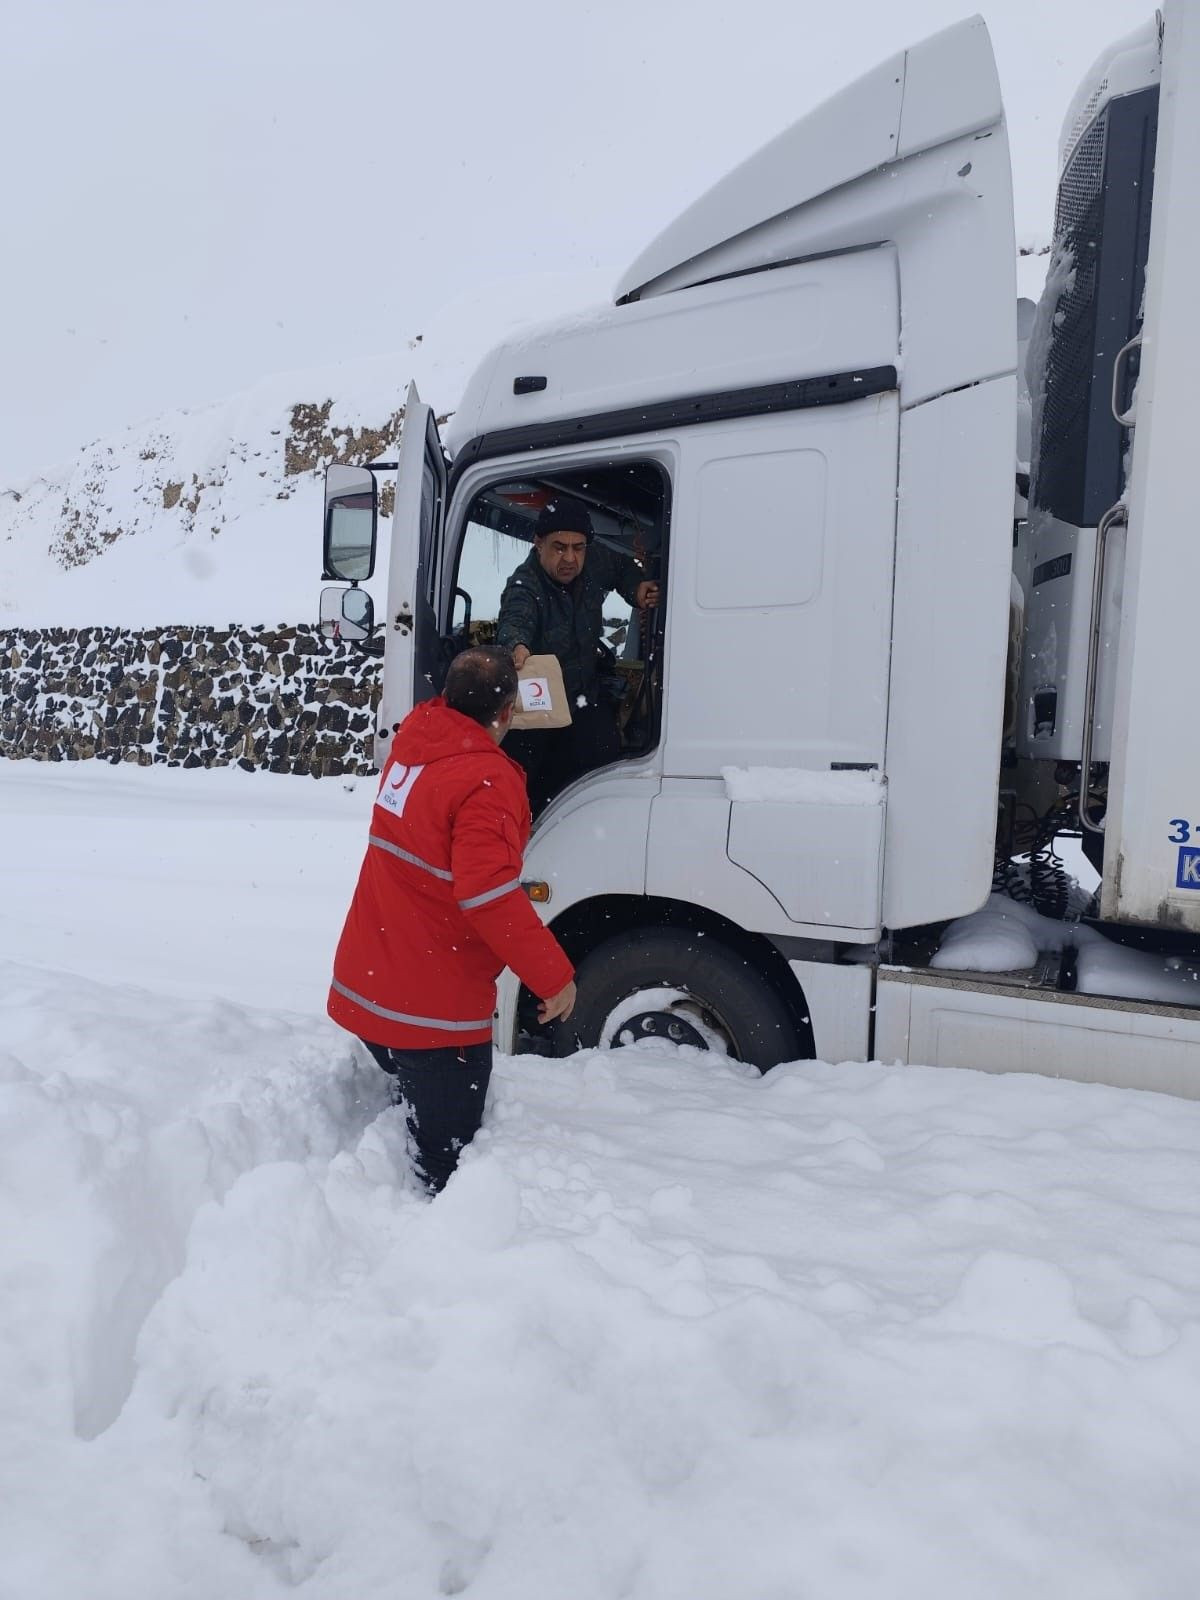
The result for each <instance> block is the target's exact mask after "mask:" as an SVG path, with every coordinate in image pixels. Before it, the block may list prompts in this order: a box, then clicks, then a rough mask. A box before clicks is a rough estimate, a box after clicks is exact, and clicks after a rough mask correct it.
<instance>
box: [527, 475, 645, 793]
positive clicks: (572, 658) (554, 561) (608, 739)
mask: <svg viewBox="0 0 1200 1600" xmlns="http://www.w3.org/2000/svg"><path fill="white" fill-rule="evenodd" d="M592 540H593V529H592V518H591V513H590V512H589V511H588V509H587V507H586V506H585V505H584V504H583V503H582V502H581V501H579V500H574V499H571V498H570V497H569V496H567V495H557V496H556V497H555V498H554V499H553V500H551V501H550V502H549V503H548V504H547V505H546V506H545V507H544V508H543V509H542V511H541V512H540V514H539V516H538V519H537V524H536V527H535V530H534V539H533V549H532V550H531V551H530V552H529V555H528V556H527V557H526V559H525V560H524V561H523V562H522V563H521V565H520V566H519V567H518V568H517V570H516V571H515V572H514V573H513V574H512V576H511V577H510V578H509V580H508V582H507V583H506V584H505V586H504V594H503V595H502V596H501V600H500V615H499V618H498V620H497V624H496V643H497V644H498V645H502V646H503V647H504V648H505V649H508V650H511V651H512V653H513V660H514V662H515V663H516V666H517V669H518V671H519V670H520V669H521V667H522V666H524V664H525V661H526V659H527V658H528V657H529V656H531V655H552V656H557V657H558V663H559V666H560V667H561V668H562V675H563V684H564V686H565V688H566V691H567V700H568V703H569V705H570V707H571V725H570V726H569V727H566V728H554V729H547V730H542V729H539V730H536V731H530V730H528V729H526V730H524V731H522V732H517V733H511V734H509V736H508V741H507V743H506V744H505V754H506V755H511V756H512V757H513V759H514V760H516V761H519V762H520V764H521V765H522V766H523V767H524V768H525V772H526V776H527V777H528V780H529V803H530V806H531V808H532V811H533V814H534V816H535V817H536V816H537V815H538V813H539V812H540V811H542V810H543V809H544V808H545V806H546V805H547V804H548V803H549V801H550V800H551V799H552V798H553V797H554V796H555V795H556V794H558V793H559V791H560V790H562V789H564V788H565V787H566V786H567V784H568V783H570V782H572V780H573V779H575V778H578V777H579V776H580V775H581V774H582V773H584V772H590V771H591V770H592V768H593V767H602V766H604V765H605V764H606V763H607V762H609V761H615V760H616V759H617V756H618V755H619V754H620V735H619V733H618V730H617V717H616V707H615V706H614V705H612V704H611V702H610V701H609V700H608V699H607V698H606V697H605V696H604V695H603V694H602V692H601V690H600V683H599V679H600V660H599V651H600V641H601V633H602V630H603V626H604V602H605V600H606V599H607V597H608V595H609V594H610V593H611V591H612V590H614V589H615V590H616V591H617V593H618V594H620V595H622V596H623V597H624V599H625V600H627V601H628V603H629V604H630V605H631V606H636V607H637V608H638V609H639V610H644V609H645V608H646V607H648V606H656V605H657V604H658V598H659V590H658V583H657V582H656V580H655V579H653V578H647V577H646V576H645V574H644V573H643V571H642V569H641V568H640V567H639V566H638V564H637V563H636V561H634V559H633V557H632V556H628V555H622V554H620V553H619V552H618V551H615V550H610V549H608V548H607V547H606V546H605V545H596V546H594V547H593V544H592Z"/></svg>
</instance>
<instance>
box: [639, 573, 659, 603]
mask: <svg viewBox="0 0 1200 1600" xmlns="http://www.w3.org/2000/svg"><path fill="white" fill-rule="evenodd" d="M637 604H638V610H639V611H645V609H646V607H647V606H656V605H657V604H658V581H657V579H655V578H647V579H646V580H645V581H644V582H642V583H639V584H638V586H637Z"/></svg>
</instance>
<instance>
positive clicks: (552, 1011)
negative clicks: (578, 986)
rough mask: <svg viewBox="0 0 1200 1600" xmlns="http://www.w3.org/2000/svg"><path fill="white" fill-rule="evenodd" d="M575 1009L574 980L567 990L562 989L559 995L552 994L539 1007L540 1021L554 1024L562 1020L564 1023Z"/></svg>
mask: <svg viewBox="0 0 1200 1600" xmlns="http://www.w3.org/2000/svg"><path fill="white" fill-rule="evenodd" d="M574 1009H575V982H574V979H572V981H571V982H570V983H569V984H568V985H567V987H566V988H565V989H560V990H559V991H558V993H557V994H552V995H551V996H550V998H549V1000H543V1001H542V1003H541V1005H539V1006H538V1021H539V1022H553V1021H554V1020H555V1018H561V1020H562V1021H563V1022H565V1021H566V1020H567V1018H568V1017H569V1016H570V1015H571V1013H572V1011H574Z"/></svg>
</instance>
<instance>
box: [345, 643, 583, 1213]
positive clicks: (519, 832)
mask: <svg viewBox="0 0 1200 1600" xmlns="http://www.w3.org/2000/svg"><path fill="white" fill-rule="evenodd" d="M516 698H517V673H516V669H515V667H514V666H513V662H512V656H511V655H510V654H509V652H508V651H507V650H497V649H476V650H466V651H464V652H463V654H462V655H460V656H458V657H457V658H456V659H455V660H454V661H453V662H452V663H451V666H450V671H449V673H448V674H447V677H446V688H445V693H444V695H443V696H442V697H441V698H439V699H436V700H427V701H425V702H424V704H422V705H419V706H417V707H415V709H414V710H413V711H412V712H411V713H410V714H409V715H408V716H407V717H406V718H405V720H404V721H403V722H402V723H401V725H400V727H399V729H398V730H397V733H396V736H395V738H394V739H393V740H392V748H391V753H390V755H389V756H388V759H387V764H386V765H385V766H384V769H383V775H382V777H381V779H380V783H379V793H378V796H377V798H376V801H375V808H374V811H373V814H372V817H371V834H370V839H369V842H368V848H367V853H366V856H365V858H364V860H363V864H362V870H361V871H360V873H359V876H358V885H357V887H356V889H355V891H354V899H353V900H352V902H351V904H350V910H349V913H348V914H347V917H346V925H345V927H344V928H343V929H342V937H341V941H340V943H339V944H338V948H337V955H336V956H335V957H334V963H333V984H332V986H331V987H330V990H329V1015H330V1016H331V1017H332V1018H333V1020H334V1021H335V1022H338V1023H340V1024H341V1025H342V1027H343V1028H348V1029H349V1030H350V1032H351V1033H354V1034H357V1035H358V1037H359V1038H360V1039H361V1040H362V1041H363V1043H364V1044H365V1045H366V1047H367V1049H368V1050H369V1051H370V1052H371V1054H372V1055H373V1056H374V1058H375V1060H376V1061H377V1062H378V1063H379V1065H380V1066H381V1067H382V1068H383V1070H384V1071H385V1072H387V1073H390V1074H391V1075H392V1078H393V1095H394V1097H395V1098H396V1099H397V1100H398V1101H400V1102H402V1103H403V1104H404V1105H405V1106H406V1107H407V1108H408V1109H407V1115H408V1126H409V1131H410V1133H411V1134H412V1138H413V1141H414V1144H415V1146H416V1152H417V1162H418V1167H419V1170H420V1175H421V1177H422V1178H423V1179H424V1180H425V1182H426V1184H427V1185H428V1187H429V1188H430V1189H431V1190H433V1191H434V1192H435V1193H436V1192H437V1191H438V1190H440V1189H441V1188H443V1187H444V1185H445V1183H446V1180H447V1179H448V1178H449V1176H450V1174H451V1173H452V1172H453V1171H454V1168H455V1165H456V1163H457V1161H458V1152H459V1151H460V1150H461V1149H462V1147H463V1146H464V1145H467V1144H469V1143H470V1142H471V1140H472V1139H473V1138H474V1136H475V1134H476V1133H477V1132H478V1130H479V1125H480V1122H481V1121H482V1119H483V1107H484V1100H485V1099H486V1096H487V1087H488V1079H489V1078H490V1076H491V1071H492V1013H493V1011H494V1010H495V1006H496V978H497V977H498V975H499V974H500V972H501V971H502V970H503V968H504V967H506V966H508V967H511V968H512V970H513V971H514V972H515V973H516V975H517V977H518V978H520V980H521V982H522V983H524V984H525V985H526V987H527V988H529V989H532V990H533V992H534V994H536V995H539V996H540V997H541V999H542V1004H541V1006H540V1008H539V1010H538V1016H539V1018H540V1019H541V1021H543V1022H549V1021H552V1020H553V1019H554V1018H556V1017H562V1018H566V1017H569V1016H570V1014H571V1010H572V1008H573V1006H574V1004H575V983H574V976H575V973H574V968H573V967H572V966H571V963H570V961H569V960H568V959H567V956H566V953H565V952H564V950H563V948H562V946H561V945H560V944H559V942H558V940H557V939H556V938H555V937H554V935H553V934H552V933H551V932H550V930H549V928H546V927H544V926H543V925H542V923H541V922H540V921H539V920H538V916H537V913H536V912H535V911H534V909H533V907H532V905H530V903H529V900H528V899H527V897H526V895H525V891H524V890H523V889H522V887H521V864H522V856H523V854H524V851H525V846H526V844H527V843H528V840H529V828H530V820H529V800H528V797H527V795H526V790H525V774H524V772H523V771H522V770H521V768H520V767H519V766H518V765H517V763H516V762H515V761H510V760H509V758H508V757H507V756H506V755H504V754H503V752H502V751H501V750H500V748H499V745H500V741H501V739H503V738H504V735H505V734H506V733H507V731H508V728H509V725H510V724H511V722H512V715H513V707H514V705H515V703H516Z"/></svg>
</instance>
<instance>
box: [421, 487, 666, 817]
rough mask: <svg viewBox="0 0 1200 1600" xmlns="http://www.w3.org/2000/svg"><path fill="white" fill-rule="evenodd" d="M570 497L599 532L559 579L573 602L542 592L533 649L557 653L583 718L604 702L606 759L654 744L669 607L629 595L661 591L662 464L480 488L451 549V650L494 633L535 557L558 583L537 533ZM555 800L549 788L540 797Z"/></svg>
mask: <svg viewBox="0 0 1200 1600" xmlns="http://www.w3.org/2000/svg"><path fill="white" fill-rule="evenodd" d="M563 496H569V497H570V498H571V499H572V500H573V501H577V502H580V503H581V505H582V507H583V508H584V509H585V511H586V515H587V518H588V520H590V522H591V530H592V536H591V539H590V541H589V543H588V545H587V552H586V555H585V558H584V563H583V569H582V571H581V573H580V577H579V579H577V580H576V581H574V582H572V583H571V584H569V585H564V586H562V587H563V598H565V599H566V601H567V605H566V607H565V608H564V607H562V606H561V605H560V603H559V597H558V591H557V590H556V589H554V588H553V587H551V588H550V589H549V590H548V591H547V592H548V594H549V596H550V597H551V603H549V604H548V605H547V606H546V607H545V609H544V610H543V611H542V612H539V615H540V616H541V617H543V619H544V626H545V628H546V637H545V638H544V639H539V640H535V641H533V646H534V651H535V653H547V654H556V655H559V656H560V664H562V665H563V666H564V677H565V678H566V679H567V680H568V694H569V695H570V696H571V697H572V698H573V699H574V700H575V702H576V703H577V704H578V705H579V706H580V708H581V714H580V716H578V717H577V718H576V719H575V720H576V721H578V722H580V723H581V724H582V723H584V722H587V721H588V720H589V719H595V718H596V717H599V716H600V712H599V711H598V710H597V707H602V708H603V711H604V717H603V718H602V720H604V723H605V726H604V728H602V729H600V730H599V731H600V734H602V735H603V737H602V738H599V739H598V743H597V748H602V749H603V752H604V758H603V761H602V762H601V763H600V764H605V765H607V764H608V763H609V761H610V760H612V759H616V760H619V759H622V758H624V757H628V756H632V755H642V754H645V753H646V751H648V750H650V749H652V748H653V747H654V745H655V744H656V743H657V740H658V724H659V693H660V684H661V665H660V655H661V650H660V645H661V639H662V628H663V617H664V613H663V610H662V608H661V607H660V608H657V609H647V610H639V609H638V608H637V607H636V606H635V605H634V604H633V603H632V602H633V600H634V599H635V598H636V592H637V587H638V584H639V583H640V582H642V581H644V580H657V581H658V583H659V585H660V592H661V593H662V594H663V595H664V596H665V592H666V584H665V577H666V565H665V561H666V524H667V515H666V511H667V482H666V476H665V473H664V471H663V469H662V468H661V467H660V466H659V465H658V464H657V463H655V462H651V461H643V462H629V461H624V460H621V461H607V462H600V463H596V464H594V465H589V466H587V467H572V468H571V469H570V470H569V471H568V470H562V471H556V472H554V473H547V474H546V475H545V476H544V477H542V476H532V475H531V476H529V477H522V478H519V479H516V478H511V477H509V478H504V479H498V480H497V481H496V482H493V483H491V484H488V485H487V486H486V487H485V488H483V489H482V490H480V491H479V492H477V493H476V494H475V496H474V498H473V499H472V500H471V501H470V503H469V505H468V506H467V507H466V516H465V520H464V521H463V522H462V523H461V524H459V527H460V532H459V534H458V537H457V541H456V548H454V549H450V550H448V551H447V556H446V566H445V572H446V594H447V601H446V604H445V606H444V614H445V620H444V624H443V628H444V634H445V636H446V639H447V646H448V657H447V658H448V659H449V657H451V656H453V655H454V654H456V653H457V652H458V651H460V650H465V649H467V648H468V647H470V646H471V645H486V644H491V643H493V642H494V641H496V639H497V630H498V627H499V626H500V623H501V620H502V605H501V602H502V599H503V595H504V590H505V586H506V585H507V584H508V582H509V580H510V579H511V578H512V576H513V574H514V573H515V572H516V571H517V569H518V568H519V567H521V566H522V564H524V563H529V562H533V563H535V577H536V578H537V581H538V582H539V583H541V582H543V581H545V582H547V583H550V582H551V580H549V579H543V577H542V576H541V574H542V573H543V572H544V570H545V569H543V568H541V567H540V565H537V550H536V543H535V533H536V528H537V519H538V516H539V513H540V512H541V511H542V510H543V508H545V507H546V506H547V505H551V504H553V503H554V502H555V501H556V500H558V499H561V498H562V497H563ZM452 525H453V524H452ZM581 531H583V530H581ZM585 579H586V580H588V581H587V582H586V583H585V582H584V581H583V580H585ZM551 613H554V615H553V616H551V615H550V614H551ZM564 618H566V619H569V620H566V621H564ZM540 625H543V624H540ZM509 627H510V630H511V615H510V623H509ZM585 636H586V643H585V642H584V641H585ZM505 642H511V640H506V641H505ZM572 684H574V687H572ZM609 720H611V722H612V723H613V724H615V730H614V728H613V727H610V726H609V725H608V722H609ZM582 737H583V735H582V731H581V732H580V738H582ZM569 765H570V764H569V763H564V764H563V772H564V773H567V772H568V770H569ZM589 770H590V769H589ZM578 775H579V774H578V773H575V774H574V776H578ZM571 781H574V778H573V776H570V775H568V776H567V777H566V778H565V779H564V783H565V782H571ZM534 789H535V786H534V785H533V784H531V793H533V792H534ZM550 798H553V796H552V795H548V794H543V796H542V799H543V803H545V802H547V801H548V800H549V799H550Z"/></svg>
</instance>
